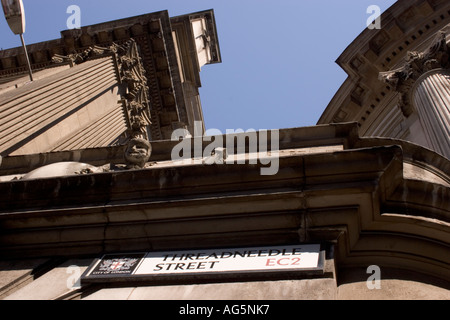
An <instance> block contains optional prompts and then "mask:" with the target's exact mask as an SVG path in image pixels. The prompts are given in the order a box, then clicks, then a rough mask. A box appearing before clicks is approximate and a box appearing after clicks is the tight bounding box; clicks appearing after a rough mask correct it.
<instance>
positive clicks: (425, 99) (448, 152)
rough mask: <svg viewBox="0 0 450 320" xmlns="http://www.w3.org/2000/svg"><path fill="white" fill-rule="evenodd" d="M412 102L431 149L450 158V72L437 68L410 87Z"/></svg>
mask: <svg viewBox="0 0 450 320" xmlns="http://www.w3.org/2000/svg"><path fill="white" fill-rule="evenodd" d="M412 89H413V90H412V98H413V104H414V106H415V108H416V110H417V113H418V114H419V119H420V122H421V124H422V127H423V128H424V130H425V132H426V133H427V138H428V141H429V143H430V145H431V146H432V147H433V149H434V150H435V151H437V152H439V153H440V154H442V155H444V156H446V157H447V158H449V159H450V73H449V72H448V71H446V70H442V69H438V70H434V71H431V72H427V73H426V74H424V75H423V76H422V77H420V78H419V79H418V80H417V81H416V83H415V86H414V87H413V88H412Z"/></svg>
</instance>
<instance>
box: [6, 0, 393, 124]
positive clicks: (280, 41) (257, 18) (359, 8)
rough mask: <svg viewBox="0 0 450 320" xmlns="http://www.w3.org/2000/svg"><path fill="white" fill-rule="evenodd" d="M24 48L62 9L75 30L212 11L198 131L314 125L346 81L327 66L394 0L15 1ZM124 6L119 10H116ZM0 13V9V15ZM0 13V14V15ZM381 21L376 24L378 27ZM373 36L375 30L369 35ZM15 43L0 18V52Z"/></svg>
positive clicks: (47, 32)
mask: <svg viewBox="0 0 450 320" xmlns="http://www.w3.org/2000/svg"><path fill="white" fill-rule="evenodd" d="M23 3H24V7H25V13H26V23H27V25H26V32H25V34H24V37H25V42H26V43H27V44H30V43H35V42H40V41H45V40H51V39H56V38H59V37H60V31H62V30H65V29H67V19H68V18H69V16H70V14H67V13H66V11H67V8H68V6H70V5H78V6H79V7H80V9H81V25H82V26H85V25H90V24H95V23H100V22H106V21H110V20H115V19H120V18H127V17H131V16H135V15H140V14H144V13H149V12H155V11H160V10H168V11H169V15H170V16H176V15H182V14H187V13H191V12H196V11H202V10H206V9H214V12H215V16H216V23H217V29H218V34H219V43H220V49H221V54H222V60H223V62H222V63H221V64H215V65H207V66H204V67H203V69H202V73H201V79H202V88H201V89H200V97H201V101H202V106H203V113H204V118H205V124H206V128H207V129H210V128H215V129H219V130H220V131H222V132H223V133H225V131H226V129H233V130H235V129H238V128H240V129H243V130H248V129H256V130H259V129H278V128H290V127H302V126H311V125H315V124H316V123H317V121H318V119H319V117H320V115H321V114H322V112H323V110H324V109H325V108H326V106H327V105H328V103H329V102H330V100H331V99H332V97H333V96H334V94H335V93H336V91H337V90H338V89H339V87H340V86H341V84H342V83H343V82H344V80H345V78H346V77H347V75H346V74H345V73H344V71H342V70H341V69H340V67H339V66H338V65H337V64H336V63H335V61H336V59H337V58H338V57H339V55H340V54H341V53H342V51H344V50H345V48H346V47H347V46H348V45H349V44H350V43H351V42H352V41H353V39H354V38H355V37H357V36H358V35H359V34H360V33H361V32H362V31H363V30H364V28H366V22H367V19H368V18H369V17H370V16H371V14H370V13H367V8H368V7H369V6H370V5H377V6H379V7H380V9H381V11H382V12H383V11H385V10H386V9H387V8H389V7H390V6H391V5H392V4H394V3H395V1H394V0H340V1H337V0H314V1H313V0H277V1H275V0H270V1H269V0H128V1H126V2H123V1H114V0H113V1H106V0H89V1H87V0H58V1H56V0H23ZM124 3H126V4H127V5H124ZM0 10H1V9H0ZM0 12H1V11H0ZM381 23H382V21H381ZM374 32H376V31H375V30H374ZM17 46H20V38H19V37H18V36H15V35H14V34H13V33H12V32H11V31H10V29H9V27H8V25H7V23H6V21H5V19H4V18H1V19H0V47H1V48H3V49H6V48H11V47H17Z"/></svg>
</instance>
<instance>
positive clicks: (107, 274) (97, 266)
mask: <svg viewBox="0 0 450 320" xmlns="http://www.w3.org/2000/svg"><path fill="white" fill-rule="evenodd" d="M305 246H308V247H309V246H316V248H317V254H318V256H317V265H316V266H314V267H306V268H297V267H295V268H289V267H276V268H262V269H254V270H249V269H245V268H243V269H242V270H225V271H209V272H208V271H202V272H199V271H197V272H195V271H194V270H192V271H189V272H176V273H175V272H168V273H160V274H158V273H146V274H142V273H141V274H139V273H137V272H138V271H139V269H140V268H143V263H144V262H146V260H145V259H146V257H147V258H148V259H151V257H148V255H158V254H159V255H161V257H162V256H163V254H167V253H169V254H178V255H181V254H186V253H188V252H189V253H193V252H195V253H196V252H205V251H206V252H208V251H214V252H228V251H230V250H231V251H232V250H252V251H259V250H261V251H262V250H270V249H273V250H279V249H280V248H281V249H283V248H286V249H287V250H293V249H294V248H300V247H305ZM325 251H326V250H325V248H324V246H323V245H322V244H319V243H313V244H310V243H302V244H294V245H292V244H291V245H274V246H261V247H233V248H222V247H221V248H213V249H203V250H202V249H193V250H177V251H175V250H170V251H169V250H155V251H150V252H143V251H141V252H128V253H117V254H115V253H114V254H104V255H102V256H101V257H98V258H96V259H94V261H93V262H92V263H91V265H90V266H89V267H88V268H87V269H86V270H85V272H84V273H83V274H82V276H81V285H82V286H84V285H87V284H102V283H120V282H126V283H130V282H133V283H135V282H143V283H150V284H177V283H178V284H186V283H193V282H196V283H202V282H219V281H246V280H283V279H285V280H287V279H302V278H311V277H322V276H323V275H324V273H325V271H324V264H325ZM292 252H294V253H298V254H301V252H300V251H292ZM280 253H281V251H280ZM284 253H285V254H286V252H284ZM254 254H255V255H257V254H256V252H255V253H254ZM286 255H287V256H289V255H288V254H286ZM164 257H165V256H164ZM265 257H267V258H268V259H272V258H273V257H276V255H273V256H270V257H269V256H265ZM282 257H284V256H282ZM136 258H137V259H138V261H132V260H129V259H133V260H134V259H136ZM114 259H115V260H114ZM120 259H122V260H120ZM127 259H128V260H127ZM246 259H250V258H246ZM273 259H275V258H273ZM283 259H287V258H286V257H284V258H283ZM102 261H103V262H104V263H103V264H101V262H102ZM119 261H120V262H119ZM123 261H125V262H123ZM130 261H131V262H130ZM127 262H130V263H128V264H127ZM121 263H122V266H123V265H124V264H123V263H125V264H126V265H125V270H122V271H118V272H117V273H114V271H111V268H109V269H108V268H105V266H112V267H113V268H114V266H115V265H117V266H118V265H120V264H121ZM267 263H269V262H267ZM114 264H115V265H114ZM270 264H271V266H274V264H276V260H274V261H270ZM101 266H103V269H102V268H101ZM127 267H129V268H128V269H127ZM105 270H106V271H105ZM108 270H109V271H108ZM94 272H96V273H97V274H93V273H94ZM102 272H103V274H102Z"/></svg>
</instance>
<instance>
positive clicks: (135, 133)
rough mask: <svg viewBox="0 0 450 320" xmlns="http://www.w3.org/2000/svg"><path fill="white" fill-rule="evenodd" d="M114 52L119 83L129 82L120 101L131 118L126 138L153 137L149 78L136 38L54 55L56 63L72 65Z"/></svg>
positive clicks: (147, 138)
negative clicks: (67, 53) (149, 129)
mask: <svg viewBox="0 0 450 320" xmlns="http://www.w3.org/2000/svg"><path fill="white" fill-rule="evenodd" d="M103 56H112V57H113V59H114V61H115V64H116V69H117V73H118V79H119V83H123V84H125V85H126V94H125V95H124V99H122V100H121V101H120V102H121V103H122V105H123V108H124V113H125V117H126V121H127V127H128V130H127V133H126V139H125V142H126V141H128V140H131V139H133V138H141V139H145V140H149V137H148V135H147V126H149V125H151V120H150V118H151V116H150V102H149V99H148V94H147V92H148V87H147V78H146V77H145V69H144V67H143V65H142V61H141V58H140V55H139V49H138V46H137V44H136V42H135V41H134V40H133V39H130V40H129V41H127V42H126V43H125V44H123V45H118V44H115V43H113V44H112V45H111V46H109V47H106V48H105V47H99V46H93V47H90V48H87V49H85V50H84V51H82V52H80V53H73V54H69V55H67V56H61V55H54V56H53V58H52V61H53V62H54V63H67V62H68V63H69V64H70V65H71V66H74V65H75V64H80V63H83V62H85V61H87V60H90V59H94V58H101V57H103Z"/></svg>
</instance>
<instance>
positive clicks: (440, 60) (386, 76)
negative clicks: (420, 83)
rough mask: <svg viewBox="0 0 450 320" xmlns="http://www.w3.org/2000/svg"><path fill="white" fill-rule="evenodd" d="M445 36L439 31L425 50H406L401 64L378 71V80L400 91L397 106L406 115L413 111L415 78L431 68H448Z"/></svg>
mask: <svg viewBox="0 0 450 320" xmlns="http://www.w3.org/2000/svg"><path fill="white" fill-rule="evenodd" d="M446 38H447V33H446V32H445V31H442V30H441V31H439V32H438V34H437V35H436V38H435V39H434V40H433V42H432V45H431V46H430V47H429V48H428V49H427V50H425V51H423V52H419V51H408V53H407V56H406V61H405V63H404V64H403V66H401V67H400V68H397V69H394V70H391V71H386V72H380V73H379V77H378V78H379V80H381V81H383V82H385V83H387V84H388V85H389V86H391V87H393V88H394V90H395V91H397V92H399V93H400V97H399V106H400V107H401V109H402V112H403V114H404V115H405V116H406V117H408V116H410V115H411V114H412V113H413V108H412V105H411V101H410V91H411V88H412V87H413V85H414V83H415V82H416V81H417V79H419V78H420V76H421V75H423V74H424V73H426V72H429V71H431V70H435V69H448V68H450V46H449V45H448V44H447V40H446Z"/></svg>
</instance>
